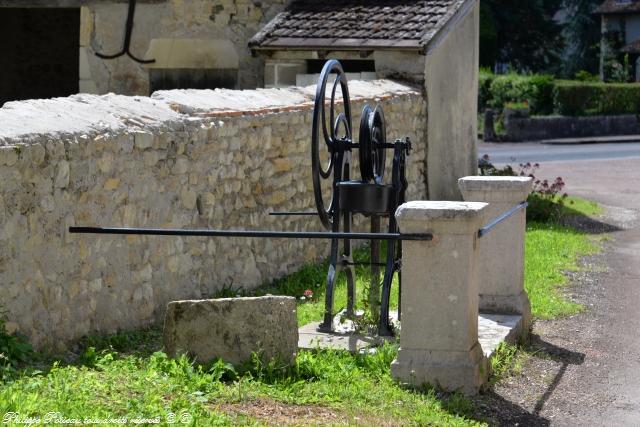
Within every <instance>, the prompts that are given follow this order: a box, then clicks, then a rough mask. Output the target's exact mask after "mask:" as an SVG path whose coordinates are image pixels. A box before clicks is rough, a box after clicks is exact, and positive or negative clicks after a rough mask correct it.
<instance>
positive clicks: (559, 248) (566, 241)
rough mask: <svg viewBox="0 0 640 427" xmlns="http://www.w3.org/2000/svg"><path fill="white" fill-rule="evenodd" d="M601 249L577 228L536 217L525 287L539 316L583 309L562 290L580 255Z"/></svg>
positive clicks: (528, 242)
mask: <svg viewBox="0 0 640 427" xmlns="http://www.w3.org/2000/svg"><path fill="white" fill-rule="evenodd" d="M580 205H581V206H586V205H588V204H587V203H581V204H580ZM574 209H575V208H574ZM598 250H599V245H598V244H597V243H596V242H594V241H593V240H592V239H590V238H589V236H587V235H586V234H585V233H582V232H580V231H577V230H576V229H574V228H571V227H566V226H563V225H560V224H557V223H550V222H534V221H532V222H529V223H528V224H527V234H526V247H525V254H526V256H525V289H526V291H527V294H528V295H529V300H530V301H531V312H532V313H533V315H534V316H535V317H538V318H541V319H551V318H554V317H558V316H567V315H571V314H575V313H577V312H579V311H580V310H581V309H582V307H581V306H580V305H579V304H577V303H575V302H573V301H571V300H569V299H568V298H566V297H565V296H564V295H563V293H562V292H561V289H562V287H563V286H565V285H566V284H567V283H568V279H567V276H566V275H565V274H564V272H565V271H567V270H577V269H578V268H579V267H578V260H579V259H580V257H582V256H585V255H588V254H592V253H595V252H597V251H598Z"/></svg>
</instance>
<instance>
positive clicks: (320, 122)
mask: <svg viewBox="0 0 640 427" xmlns="http://www.w3.org/2000/svg"><path fill="white" fill-rule="evenodd" d="M334 75H335V80H334V82H333V87H332V89H331V98H330V103H329V106H328V107H329V122H327V112H326V109H327V105H326V101H327V99H326V91H327V83H328V82H329V79H330V78H331V76H334ZM338 86H340V92H341V94H342V105H343V110H344V112H341V113H339V114H338V115H337V116H336V94H337V89H338ZM311 132H312V135H311V175H312V180H313V194H314V198H315V202H316V209H317V210H318V216H319V217H320V221H321V222H322V225H324V227H325V228H326V229H327V230H330V229H331V228H332V227H331V225H332V223H333V220H334V219H333V218H334V214H335V213H336V205H337V200H336V199H337V196H336V188H335V185H336V183H337V182H340V181H342V179H343V170H342V169H343V167H344V165H343V164H338V163H343V162H344V160H347V159H345V156H344V153H345V151H350V150H351V147H350V146H351V141H352V132H351V106H350V99H349V88H348V87H347V76H346V74H345V73H344V70H343V69H342V65H340V62H338V61H336V60H331V61H328V62H327V63H326V64H325V66H324V68H323V69H322V73H321V74H320V80H319V81H318V86H317V88H316V99H315V104H314V108H313V124H312V129H311ZM323 141H324V144H323V143H322V142H323ZM324 150H327V151H328V157H329V158H328V162H327V163H326V166H323V164H322V163H323V161H322V159H321V157H322V156H321V151H324ZM332 172H333V177H334V178H333V182H331V183H330V184H329V185H331V196H330V202H329V203H328V206H326V205H327V204H326V203H325V200H324V197H323V191H322V190H323V184H322V181H324V180H329V178H330V177H331V173H332Z"/></svg>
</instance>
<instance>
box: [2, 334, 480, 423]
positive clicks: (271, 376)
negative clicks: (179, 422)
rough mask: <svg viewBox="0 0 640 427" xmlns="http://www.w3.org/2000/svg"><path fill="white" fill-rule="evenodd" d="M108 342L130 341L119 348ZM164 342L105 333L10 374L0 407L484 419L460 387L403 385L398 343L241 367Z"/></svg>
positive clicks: (222, 419)
mask: <svg viewBox="0 0 640 427" xmlns="http://www.w3.org/2000/svg"><path fill="white" fill-rule="evenodd" d="M111 343H115V345H116V346H120V345H121V343H128V344H127V345H126V346H125V347H124V348H122V349H121V350H116V349H115V348H114V346H113V345H112V344H111ZM159 344H160V341H159V333H158V332H154V331H149V332H138V333H136V334H129V335H128V336H124V337H122V336H120V335H116V336H114V337H111V338H108V339H103V340H101V341H100V345H101V346H102V347H98V348H96V347H88V348H86V349H85V350H84V353H83V354H82V355H81V357H79V358H78V359H77V360H76V362H75V363H73V364H68V365H65V364H63V363H61V362H53V363H52V364H51V365H50V367H49V368H47V369H46V370H44V371H41V372H32V373H29V374H23V375H20V376H19V377H17V378H16V379H15V380H13V381H8V382H7V383H5V384H4V385H3V386H2V387H1V388H0V412H1V413H3V414H4V413H8V412H17V413H19V414H20V416H22V417H44V416H45V414H47V413H48V412H58V413H60V414H61V416H64V417H65V418H67V419H78V420H84V421H82V422H83V423H87V422H88V421H86V420H87V419H92V420H95V419H103V420H105V419H128V420H129V421H130V423H132V421H131V420H133V419H134V418H136V417H138V418H146V419H151V420H158V421H159V422H160V423H161V424H163V425H165V424H167V423H168V422H167V420H169V419H170V417H172V416H174V417H183V418H184V419H185V420H188V421H189V423H188V424H189V425H207V426H208V425H264V424H266V423H268V422H272V421H273V420H272V419H271V417H272V416H273V414H260V413H257V414H256V413H249V414H247V413H246V411H244V412H243V410H242V408H243V406H242V404H243V403H244V404H245V407H246V404H249V405H251V404H252V403H253V402H263V403H264V402H266V403H267V405H269V406H271V404H274V403H275V402H280V403H282V404H284V405H288V406H285V408H284V416H286V417H287V420H288V421H293V422H297V423H299V424H300V425H302V424H305V425H306V424H308V423H313V420H314V419H315V418H314V417H315V416H316V414H323V413H324V414H330V418H329V419H327V418H326V417H323V418H320V419H318V421H329V422H334V423H339V422H348V423H350V424H358V423H360V424H362V423H364V424H367V425H371V424H382V425H450V426H469V425H481V423H479V422H477V421H474V420H472V419H470V418H468V415H469V414H470V413H471V411H472V409H473V408H472V407H471V405H470V404H469V402H468V401H467V400H466V399H464V398H462V397H461V396H459V395H451V396H447V397H446V398H443V397H442V396H439V395H438V394H437V393H436V391H435V390H433V389H424V390H412V389H407V388H403V387H401V386H399V385H398V384H397V383H396V382H395V381H394V380H393V379H392V378H391V375H390V369H389V365H390V363H391V361H392V360H393V358H394V357H395V356H396V352H397V348H396V347H395V346H393V345H387V346H385V347H382V348H380V349H378V351H377V352H376V353H375V354H367V355H363V354H360V355H351V354H348V353H344V352H335V351H318V352H308V351H302V352H300V354H299V355H298V357H297V359H296V363H295V365H294V366H292V367H287V366H280V365H278V364H277V363H271V364H263V363H261V362H259V361H258V360H254V361H253V363H251V364H249V365H247V366H243V367H236V368H234V367H232V366H230V365H227V364H225V363H223V362H221V361H218V362H216V363H212V364H210V365H207V366H200V365H194V364H193V363H191V362H190V361H189V360H188V359H187V358H186V357H181V358H179V359H177V360H172V359H169V358H167V356H166V355H165V354H164V353H161V352H152V350H153V347H154V346H155V347H157V346H159ZM234 408H235V409H234ZM300 408H302V409H303V411H302V412H303V415H300V411H299V409H300ZM223 409H224V410H223ZM287 411H290V413H288V412H287ZM172 414H173V415H172ZM280 415H282V414H280Z"/></svg>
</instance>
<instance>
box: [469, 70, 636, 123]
mask: <svg viewBox="0 0 640 427" xmlns="http://www.w3.org/2000/svg"><path fill="white" fill-rule="evenodd" d="M478 83H479V84H478V108H479V110H480V111H482V110H485V109H486V108H495V109H500V110H501V109H503V108H504V106H505V105H506V104H507V103H520V102H524V101H526V102H527V103H528V104H529V107H530V109H531V114H536V115H548V114H553V113H556V114H561V115H564V116H583V115H594V114H602V115H615V114H640V83H603V82H588V81H577V80H554V79H553V77H552V76H548V75H543V74H533V75H528V76H527V75H518V74H513V73H512V74H505V75H495V74H492V73H490V72H487V71H485V70H482V71H481V72H480V76H479V82H478Z"/></svg>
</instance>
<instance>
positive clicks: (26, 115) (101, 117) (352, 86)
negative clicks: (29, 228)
mask: <svg viewBox="0 0 640 427" xmlns="http://www.w3.org/2000/svg"><path fill="white" fill-rule="evenodd" d="M329 89H330V88H329ZM349 90H350V96H351V98H352V99H353V100H359V99H376V100H382V99H389V98H393V97H397V96H407V95H409V96H421V91H420V90H419V89H417V88H414V87H412V86H408V85H405V84H403V83H398V82H394V81H391V80H375V81H368V82H364V81H353V82H350V83H349ZM338 92H339V91H338ZM314 96H315V86H308V87H303V88H301V87H289V88H283V89H255V90H242V91H239V90H228V89H216V90H171V91H158V92H156V93H154V94H152V96H151V97H143V96H123V95H115V94H112V93H111V94H107V95H89V94H78V95H72V96H70V97H67V98H54V99H34V100H26V101H15V102H7V103H6V104H4V106H2V108H0V146H3V145H16V144H27V143H34V142H42V138H45V139H63V140H67V139H71V140H73V139H74V138H77V137H79V136H97V135H100V134H104V133H118V132H125V131H127V130H129V129H149V130H160V129H167V128H169V129H174V130H175V129H176V128H178V127H180V126H181V125H185V124H188V123H190V122H192V121H193V119H194V118H195V119H196V121H197V120H204V119H206V118H207V117H229V118H232V117H236V116H242V115H247V114H251V115H259V114H274V113H281V112H283V111H293V110H301V109H309V110H310V109H312V108H313V99H314Z"/></svg>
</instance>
